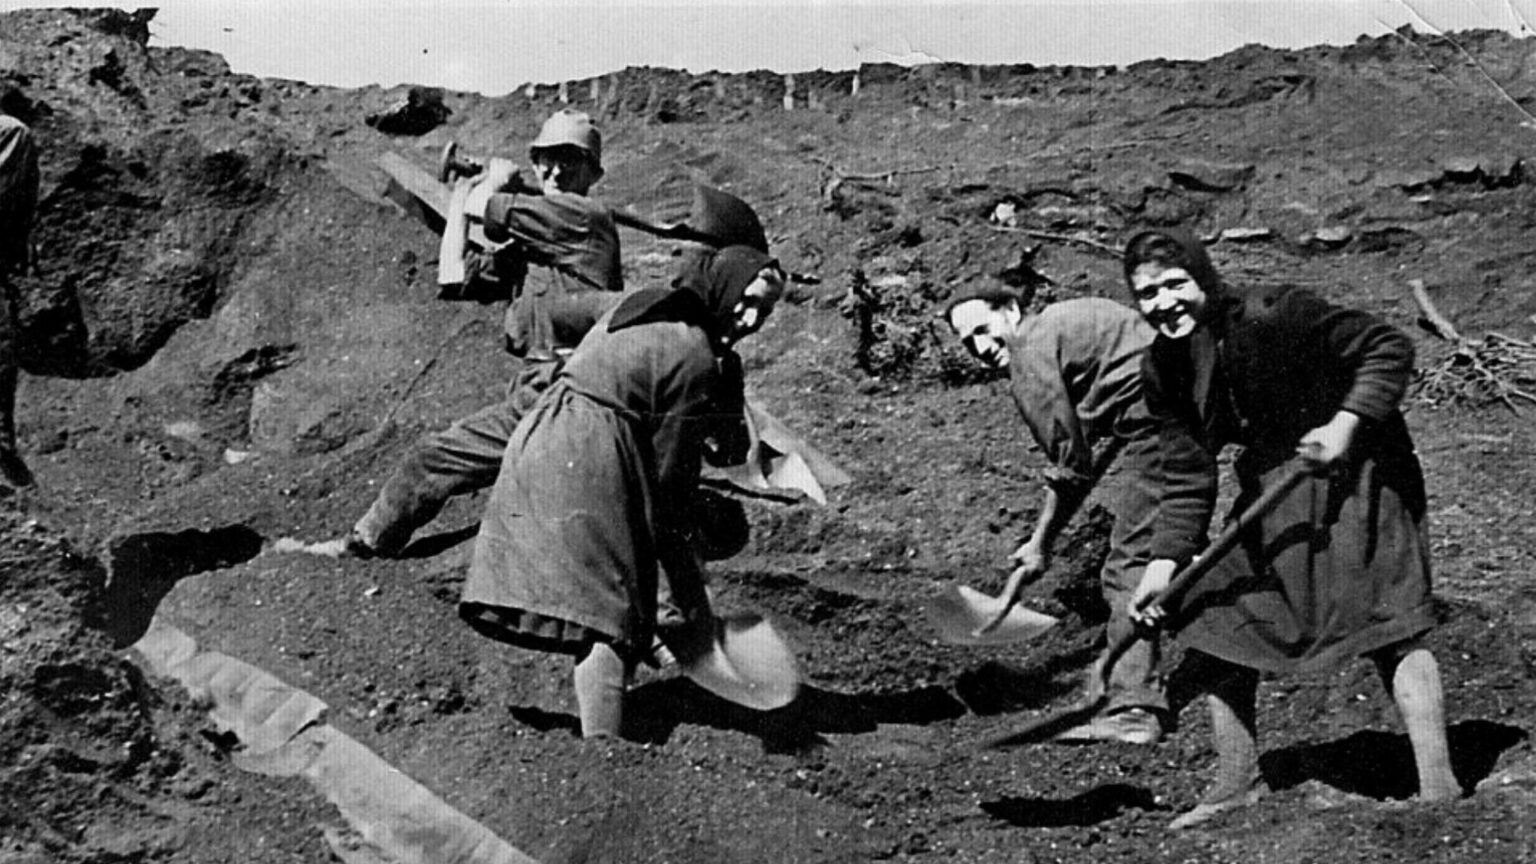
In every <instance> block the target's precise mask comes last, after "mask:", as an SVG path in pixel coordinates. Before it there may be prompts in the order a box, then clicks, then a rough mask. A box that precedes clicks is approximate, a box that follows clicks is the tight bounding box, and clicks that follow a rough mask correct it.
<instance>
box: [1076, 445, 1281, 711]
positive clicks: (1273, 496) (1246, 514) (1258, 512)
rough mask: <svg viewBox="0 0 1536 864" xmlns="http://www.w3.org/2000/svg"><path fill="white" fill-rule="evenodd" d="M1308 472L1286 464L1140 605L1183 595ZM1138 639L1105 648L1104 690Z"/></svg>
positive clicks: (1127, 637)
mask: <svg viewBox="0 0 1536 864" xmlns="http://www.w3.org/2000/svg"><path fill="white" fill-rule="evenodd" d="M1310 473H1311V469H1310V468H1308V466H1307V463H1306V462H1304V461H1303V460H1302V459H1301V458H1299V457H1298V458H1294V459H1292V460H1291V461H1290V462H1288V463H1286V468H1285V473H1283V474H1282V475H1280V479H1279V480H1277V481H1275V483H1274V485H1272V486H1270V487H1269V488H1268V489H1265V490H1264V492H1263V493H1262V494H1260V495H1259V497H1258V498H1257V499H1256V500H1255V501H1254V502H1253V503H1252V504H1249V505H1248V508H1247V509H1246V510H1244V511H1243V512H1242V513H1241V514H1239V515H1238V517H1237V518H1236V519H1234V520H1232V522H1231V524H1229V525H1227V527H1226V528H1225V529H1224V530H1223V531H1222V532H1221V533H1220V534H1218V535H1217V536H1216V539H1215V540H1212V541H1211V545H1209V546H1207V547H1205V551H1203V552H1201V553H1200V557H1198V558H1196V559H1195V560H1193V561H1191V562H1189V563H1188V564H1186V565H1184V566H1183V567H1182V568H1181V569H1180V570H1179V572H1178V573H1176V574H1174V577H1173V578H1172V579H1170V580H1169V581H1168V587H1167V588H1165V589H1163V592H1162V593H1161V594H1159V595H1157V596H1156V597H1153V598H1150V599H1149V601H1148V602H1147V603H1145V604H1143V605H1144V606H1150V605H1152V604H1153V603H1165V602H1168V601H1170V600H1177V599H1178V598H1180V597H1182V596H1184V593H1185V592H1187V591H1188V590H1189V589H1190V587H1191V586H1193V585H1194V584H1195V582H1196V581H1198V580H1199V579H1200V578H1201V577H1203V576H1204V575H1205V574H1207V573H1209V572H1210V571H1211V568H1213V567H1215V566H1216V564H1217V562H1219V561H1221V559H1222V558H1225V557H1226V555H1227V553H1228V552H1231V551H1232V547H1234V546H1236V545H1237V544H1238V541H1240V540H1241V539H1242V536H1243V534H1244V533H1245V532H1246V531H1248V529H1250V528H1252V527H1253V525H1254V524H1255V523H1256V522H1258V521H1259V520H1260V519H1263V518H1264V517H1265V516H1268V515H1269V513H1270V511H1271V510H1274V509H1275V505H1277V504H1279V503H1280V502H1281V501H1282V500H1284V498H1285V497H1286V496H1287V495H1289V494H1291V491H1292V490H1293V489H1295V488H1296V487H1297V486H1298V485H1300V484H1301V481H1302V480H1305V479H1306V478H1307V476H1308V475H1309V474H1310ZM1140 638H1141V634H1139V633H1137V632H1136V631H1135V630H1134V629H1133V630H1129V631H1127V632H1126V633H1124V634H1122V635H1121V636H1120V638H1119V639H1117V640H1115V641H1114V642H1113V643H1111V644H1110V646H1109V647H1108V648H1107V649H1105V652H1104V662H1103V663H1101V664H1099V679H1100V682H1099V683H1100V684H1102V685H1103V686H1104V687H1105V688H1106V689H1107V688H1108V685H1109V670H1110V668H1111V667H1112V666H1114V664H1115V661H1116V660H1118V659H1120V655H1122V654H1124V653H1125V651H1126V649H1127V648H1130V647H1131V645H1133V644H1135V642H1136V640H1138V639H1140Z"/></svg>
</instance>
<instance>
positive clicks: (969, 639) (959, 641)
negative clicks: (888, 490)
mask: <svg viewBox="0 0 1536 864" xmlns="http://www.w3.org/2000/svg"><path fill="white" fill-rule="evenodd" d="M1124 447H1125V440H1124V439H1122V438H1111V439H1110V440H1109V443H1108V444H1107V445H1105V446H1104V448H1103V449H1102V450H1100V451H1099V453H1098V455H1097V456H1095V457H1094V463H1093V482H1095V483H1097V482H1098V481H1099V478H1101V477H1103V476H1104V473H1105V472H1106V471H1108V470H1109V466H1110V465H1111V464H1112V463H1113V462H1114V461H1115V457H1116V456H1118V455H1120V451H1121V450H1122V449H1124ZM1084 500H1085V498H1078V499H1077V501H1076V502H1075V503H1074V504H1073V505H1071V506H1070V507H1069V508H1068V509H1065V510H1063V511H1062V512H1061V513H1060V514H1059V515H1057V517H1056V521H1057V522H1058V523H1059V524H1062V525H1065V524H1067V523H1068V522H1070V521H1071V520H1072V516H1073V515H1074V513H1075V511H1076V509H1077V508H1078V507H1080V506H1082V503H1083V501H1084ZM1009 583H1010V586H1012V579H1010V580H1009ZM1012 587H1013V588H1014V590H1012V591H1009V592H1008V594H1007V599H1004V598H1002V597H992V596H989V595H986V594H983V593H981V592H980V591H976V590H974V589H972V588H967V587H965V586H963V585H962V586H960V587H958V588H953V587H952V588H950V589H949V590H946V591H945V592H944V593H943V594H942V595H940V596H939V597H938V598H937V599H936V600H934V601H933V602H931V603H930V604H929V605H928V610H927V611H928V620H929V622H930V623H932V624H933V627H934V629H935V630H937V631H938V632H939V636H940V638H942V639H943V640H944V641H946V642H950V643H952V644H955V645H1005V644H1007V643H1009V642H1017V641H1020V640H1022V639H1032V638H1034V637H1036V636H1038V635H1040V634H1041V633H1044V632H1045V631H1046V630H1048V629H1050V627H1051V625H1053V624H1055V623H1056V620H1057V619H1055V618H1052V617H1051V616H1049V615H1046V614H1044V613H1041V612H1035V611H1033V610H1029V609H1018V608H1016V607H1017V605H1018V602H1019V593H1020V592H1019V587H1020V586H1012ZM1005 590H1006V589H1005Z"/></svg>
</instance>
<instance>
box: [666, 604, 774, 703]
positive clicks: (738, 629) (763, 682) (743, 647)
mask: <svg viewBox="0 0 1536 864" xmlns="http://www.w3.org/2000/svg"><path fill="white" fill-rule="evenodd" d="M679 665H680V666H681V668H682V671H683V674H685V675H687V676H688V678H689V679H691V680H692V681H693V683H695V684H697V685H699V686H700V687H703V688H704V689H705V690H708V691H709V692H711V693H713V694H715V695H716V696H719V697H720V698H721V699H724V700H726V701H728V702H734V703H736V704H737V705H743V706H745V707H747V708H752V709H754V710H757V711H772V710H773V709H775V708H783V707H784V706H785V705H788V704H789V703H790V702H793V701H794V699H795V696H796V695H798V694H799V692H800V664H799V662H798V661H797V660H796V659H795V655H794V652H792V651H790V649H789V645H788V644H787V643H786V642H785V641H784V638H783V637H782V636H780V635H779V632H778V631H777V630H775V629H774V627H773V625H772V624H771V623H769V622H768V620H767V619H765V618H763V617H762V616H760V615H736V616H732V617H730V618H724V619H719V620H717V621H716V622H715V633H714V642H713V644H712V645H711V646H710V648H709V650H707V651H703V652H700V653H699V654H698V656H696V657H694V658H692V659H690V660H682V659H681V658H680V662H679Z"/></svg>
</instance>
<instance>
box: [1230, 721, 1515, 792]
mask: <svg viewBox="0 0 1536 864" xmlns="http://www.w3.org/2000/svg"><path fill="white" fill-rule="evenodd" d="M1447 733H1448V738H1449V740H1450V745H1451V766H1452V768H1453V769H1454V770H1455V772H1456V779H1457V780H1459V781H1460V782H1461V787H1462V789H1467V790H1470V789H1473V788H1476V786H1477V784H1478V783H1480V782H1482V780H1483V779H1484V778H1486V777H1487V776H1488V775H1489V774H1490V773H1492V772H1493V766H1494V765H1495V764H1496V763H1497V762H1498V760H1499V754H1501V753H1503V752H1504V751H1505V750H1508V749H1510V748H1511V747H1514V746H1515V745H1517V744H1519V743H1520V742H1522V741H1524V740H1525V739H1526V738H1527V737H1529V736H1528V734H1527V733H1526V732H1525V730H1523V729H1519V728H1517V727H1514V726H1506V725H1504V724H1502V723H1494V722H1492V721H1489V720H1466V721H1463V722H1461V723H1457V724H1456V725H1454V726H1452V727H1451V728H1450V729H1449V730H1447ZM1259 767H1260V769H1261V770H1262V771H1263V772H1264V779H1265V780H1266V781H1267V782H1268V783H1269V786H1270V788H1271V789H1277V790H1278V789H1290V788H1293V787H1295V786H1300V785H1301V784H1303V783H1305V782H1307V781H1308V780H1316V781H1317V782H1319V783H1322V784H1323V785H1325V786H1332V787H1333V788H1335V789H1338V790H1340V791H1341V792H1348V793H1351V794H1354V795H1364V796H1366V797H1369V798H1376V799H1378V800H1385V799H1389V798H1392V799H1402V798H1411V797H1413V795H1414V794H1416V793H1417V792H1418V789H1419V779H1418V773H1417V771H1416V770H1415V768H1414V764H1413V748H1412V747H1411V746H1410V745H1409V743H1408V736H1407V735H1401V734H1394V733H1390V732H1380V731H1376V730H1363V731H1360V732H1356V733H1354V734H1352V735H1350V736H1348V737H1346V738H1341V739H1339V740H1338V741H1326V742H1323V743H1320V744H1298V745H1295V746H1292V747H1284V748H1281V749H1278V750H1274V751H1271V752H1269V753H1265V754H1264V755H1263V756H1261V757H1260V758H1259Z"/></svg>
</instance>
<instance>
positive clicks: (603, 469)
mask: <svg viewBox="0 0 1536 864" xmlns="http://www.w3.org/2000/svg"><path fill="white" fill-rule="evenodd" d="M783 289H784V274H783V271H782V270H781V269H780V268H779V265H778V262H777V261H775V260H774V259H773V258H772V257H770V256H769V255H768V254H766V253H764V252H761V251H759V250H756V249H753V248H750V247H746V246H728V247H725V248H723V249H718V250H714V249H711V250H698V251H696V252H695V253H693V254H691V255H689V256H688V257H686V258H685V259H684V260H683V262H682V266H681V267H680V269H679V273H678V275H677V277H676V278H675V279H674V280H673V284H672V287H670V288H656V289H647V290H643V291H637V292H635V293H633V294H631V295H629V296H627V297H626V298H625V299H624V300H623V301H622V302H621V303H620V304H619V305H618V306H617V307H616V308H615V309H614V310H613V311H612V312H610V313H608V315H606V316H605V317H604V319H603V320H600V321H599V322H598V323H597V325H596V326H595V327H594V328H593V329H592V331H591V332H590V333H588V334H587V336H586V337H585V338H584V339H583V340H582V341H581V343H580V345H578V346H577V348H576V350H575V352H574V353H572V354H571V356H570V358H569V359H568V360H567V361H566V363H565V366H564V367H563V369H562V370H561V371H560V374H559V376H558V377H557V378H556V379H555V382H554V384H553V385H552V386H551V387H550V389H549V390H548V391H546V392H545V393H544V394H543V395H541V396H540V398H539V400H538V402H537V403H536V404H535V405H534V407H533V408H532V410H530V412H529V413H528V415H527V416H526V417H525V418H523V420H522V422H521V423H520V424H519V425H518V427H517V430H516V432H515V433H514V434H513V436H512V440H511V442H510V443H509V444H508V446H507V450H506V455H505V458H504V459H503V460H502V467H501V474H500V476H499V477H498V478H497V481H496V486H495V489H494V491H493V492H492V494H491V499H490V502H489V503H488V505H487V507H486V514H485V517H484V519H483V520H482V521H481V524H480V534H479V537H478V538H477V539H476V541H475V550H474V557H473V560H472V563H471V565H470V570H469V576H468V579H467V581H466V583H465V586H464V592H463V596H462V599H461V601H460V605H459V614H460V616H461V617H462V618H463V619H464V620H465V621H466V622H467V623H468V624H469V625H470V626H471V627H473V628H475V630H477V631H478V632H480V633H481V634H483V635H485V636H489V637H491V638H493V639H498V640H501V641H504V642H508V643H511V644H513V645H518V646H521V647H525V648H532V649H536V650H543V651H555V652H560V653H566V654H570V655H572V656H573V657H574V658H575V660H576V667H575V671H574V676H573V677H574V684H575V689H576V698H577V705H578V710H579V713H580V719H581V727H582V734H583V735H584V736H587V737H592V736H599V735H617V734H618V733H619V728H620V723H621V721H622V716H623V715H622V708H623V693H624V688H625V683H626V680H627V679H628V677H629V675H630V673H631V671H632V670H633V669H634V666H635V664H636V662H637V661H639V660H641V659H643V658H644V657H646V656H647V655H648V654H649V652H650V651H651V648H652V645H653V642H654V639H655V636H656V628H657V594H658V588H659V585H658V571H663V572H665V573H666V578H667V583H668V584H667V586H666V589H667V590H665V591H664V593H666V594H669V595H670V603H671V605H673V606H675V607H676V609H677V611H678V612H679V613H680V615H681V617H682V619H683V620H682V621H681V622H679V624H680V626H690V625H698V624H701V623H703V622H707V621H709V620H710V617H711V612H710V608H709V601H708V599H707V597H706V595H705V593H704V586H703V574H702V573H701V570H700V564H699V561H698V558H697V557H696V556H695V552H694V548H695V547H694V544H693V542H692V540H691V535H692V529H693V526H692V525H691V524H689V523H690V514H691V512H692V501H693V495H694V490H695V487H696V485H697V483H698V478H699V469H700V460H701V458H702V457H703V456H704V455H705V450H706V448H707V447H710V446H711V445H712V444H715V443H717V442H722V441H732V440H736V439H735V438H734V436H733V434H732V433H734V432H735V431H736V429H737V427H739V426H740V424H741V423H742V392H741V388H742V381H741V364H740V360H739V359H738V358H737V356H736V354H735V351H734V350H733V349H732V346H734V345H735V344H736V342H737V341H739V340H740V339H741V338H743V337H744V336H747V335H748V334H750V333H752V332H754V331H756V330H757V329H758V328H759V327H761V326H762V324H763V321H764V320H765V319H766V318H767V316H768V315H769V314H770V313H771V312H772V311H773V306H774V304H775V303H776V302H777V300H778V298H779V296H780V295H781V294H782V293H783ZM726 446H727V447H728V448H729V447H730V446H731V445H726ZM730 455H732V454H727V455H726V457H725V458H726V459H727V460H728V459H729V458H730Z"/></svg>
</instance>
